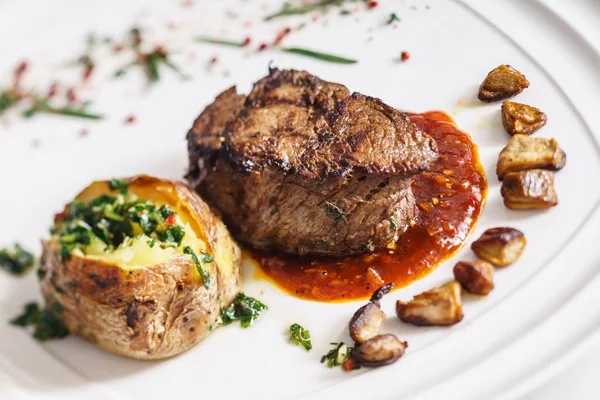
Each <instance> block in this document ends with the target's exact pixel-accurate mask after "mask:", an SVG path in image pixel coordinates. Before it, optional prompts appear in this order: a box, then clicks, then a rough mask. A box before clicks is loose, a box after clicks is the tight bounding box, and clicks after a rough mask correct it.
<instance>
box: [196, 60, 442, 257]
mask: <svg viewBox="0 0 600 400" xmlns="http://www.w3.org/2000/svg"><path fill="white" fill-rule="evenodd" d="M187 138H188V150H189V158H190V169H189V173H188V175H187V177H188V180H189V182H190V184H191V185H192V186H193V187H195V188H196V189H197V190H198V191H199V192H200V193H201V194H202V195H203V196H204V198H205V199H206V200H208V201H209V202H210V203H212V204H213V205H214V206H215V207H216V208H218V209H219V210H220V211H221V213H222V214H223V218H224V220H225V222H226V223H227V225H228V226H229V228H230V229H231V230H232V232H233V233H234V235H236V236H237V237H238V238H239V239H240V240H242V241H244V242H246V243H249V244H250V245H252V246H253V247H254V248H257V249H261V250H267V249H279V250H283V251H285V252H287V253H291V254H300V255H303V254H318V255H328V256H343V255H349V254H356V253H361V252H367V251H373V250H374V249H376V248H380V247H384V246H385V245H386V244H388V243H390V242H392V241H394V240H397V239H398V237H399V235H400V234H402V233H403V232H404V231H405V230H406V229H407V228H408V226H409V225H410V224H411V221H413V220H414V219H415V218H416V216H417V210H416V207H415V201H414V197H413V194H412V191H411V188H410V184H411V176H412V175H414V174H415V173H417V172H419V171H421V170H423V169H424V168H425V167H427V165H429V164H430V163H431V162H432V161H434V160H435V159H436V158H437V156H438V153H437V146H436V144H435V141H434V140H433V139H432V138H431V137H429V136H428V135H426V134H425V133H423V132H421V131H420V130H419V129H418V128H417V127H416V126H415V125H414V124H413V123H412V122H410V121H409V119H408V117H407V116H406V114H404V113H402V112H399V111H397V110H396V109H394V108H392V107H389V106H388V105H386V104H384V103H383V102H382V101H381V100H379V99H375V98H372V97H368V96H364V95H362V94H359V93H350V92H349V90H348V89H347V88H346V87H345V86H342V85H340V84H337V83H331V82H326V81H323V80H321V79H319V78H317V77H315V76H313V75H311V74H309V73H307V72H303V71H293V70H278V69H272V70H270V73H269V75H268V76H266V77H265V78H263V79H261V80H260V81H258V82H257V83H256V84H255V85H254V87H253V89H252V91H251V92H250V94H249V95H247V96H246V95H240V94H238V93H237V92H236V89H235V88H230V89H228V90H226V91H225V92H223V93H222V94H220V95H219V96H218V97H217V98H216V100H215V101H214V102H213V103H212V104H211V105H209V106H208V107H207V108H206V109H205V110H204V111H203V112H202V114H200V116H199V117H198V118H197V119H196V121H195V122H194V125H193V127H192V129H191V130H190V131H189V133H188V136H187Z"/></svg>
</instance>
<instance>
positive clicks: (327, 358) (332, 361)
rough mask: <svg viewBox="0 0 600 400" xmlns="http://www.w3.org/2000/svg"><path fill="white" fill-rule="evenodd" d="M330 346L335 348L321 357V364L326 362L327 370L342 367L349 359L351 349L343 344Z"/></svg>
mask: <svg viewBox="0 0 600 400" xmlns="http://www.w3.org/2000/svg"><path fill="white" fill-rule="evenodd" d="M330 344H331V345H333V346H335V347H334V348H333V349H331V350H329V352H328V353H327V354H325V355H324V356H323V357H321V364H323V363H325V362H327V366H328V367H329V368H333V367H337V366H338V365H344V363H345V362H346V361H348V359H350V357H351V353H352V347H348V346H347V345H346V344H345V343H344V342H340V343H330Z"/></svg>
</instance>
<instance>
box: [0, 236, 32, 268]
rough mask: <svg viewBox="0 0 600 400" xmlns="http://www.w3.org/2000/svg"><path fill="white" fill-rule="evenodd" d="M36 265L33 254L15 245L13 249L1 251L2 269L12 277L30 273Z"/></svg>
mask: <svg viewBox="0 0 600 400" xmlns="http://www.w3.org/2000/svg"><path fill="white" fill-rule="evenodd" d="M34 263H35V257H34V256H33V254H31V253H30V252H28V251H27V250H25V249H23V247H21V245H19V244H18V243H15V244H14V245H13V247H12V248H7V249H0V269H4V270H6V271H7V272H9V273H10V274H12V275H17V276H20V275H24V274H25V273H27V272H29V270H31V268H32V267H33V264H34Z"/></svg>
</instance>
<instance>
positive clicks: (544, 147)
mask: <svg viewBox="0 0 600 400" xmlns="http://www.w3.org/2000/svg"><path fill="white" fill-rule="evenodd" d="M566 161H567V155H566V154H565V152H564V151H563V150H562V149H561V148H560V147H559V146H558V143H556V140H554V139H544V138H533V137H529V136H526V135H515V136H513V137H512V138H511V139H510V141H509V142H508V144H507V145H506V147H505V148H504V149H502V151H501V152H500V155H499V156H498V164H497V165H496V174H497V175H498V179H500V180H502V179H504V176H505V175H506V174H507V173H509V172H515V171H522V170H526V169H535V168H543V169H549V170H554V171H557V170H559V169H561V168H562V167H564V166H565V163H566Z"/></svg>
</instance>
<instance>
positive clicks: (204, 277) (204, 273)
mask: <svg viewBox="0 0 600 400" xmlns="http://www.w3.org/2000/svg"><path fill="white" fill-rule="evenodd" d="M183 253H184V254H189V255H190V256H192V259H193V260H194V264H196V269H197V270H198V272H199V273H200V276H201V277H202V281H203V282H204V287H206V288H208V287H209V285H210V274H209V273H208V271H207V270H205V269H204V268H203V267H202V264H201V263H200V260H199V259H198V256H197V255H196V253H194V250H192V248H191V247H190V246H185V247H184V248H183Z"/></svg>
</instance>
